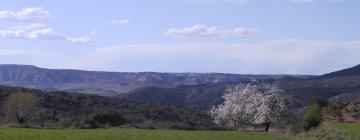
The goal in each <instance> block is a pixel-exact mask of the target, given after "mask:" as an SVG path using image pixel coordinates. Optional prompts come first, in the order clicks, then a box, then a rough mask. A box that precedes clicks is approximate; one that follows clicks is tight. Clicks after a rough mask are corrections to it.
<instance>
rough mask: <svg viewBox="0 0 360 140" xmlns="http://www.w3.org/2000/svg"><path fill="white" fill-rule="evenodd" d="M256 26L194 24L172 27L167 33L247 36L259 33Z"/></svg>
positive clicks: (197, 35) (180, 35)
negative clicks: (234, 26)
mask: <svg viewBox="0 0 360 140" xmlns="http://www.w3.org/2000/svg"><path fill="white" fill-rule="evenodd" d="M257 31H258V30H257V29H254V28H245V27H237V28H220V27H216V26H211V27H209V26H206V25H194V26H192V27H186V28H171V29H169V30H167V31H166V34H167V35H170V36H177V37H245V36H251V35H254V34H256V33H257Z"/></svg>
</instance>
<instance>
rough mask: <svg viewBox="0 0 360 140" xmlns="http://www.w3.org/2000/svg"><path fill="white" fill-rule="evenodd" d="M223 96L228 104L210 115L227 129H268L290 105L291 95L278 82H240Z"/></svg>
mask: <svg viewBox="0 0 360 140" xmlns="http://www.w3.org/2000/svg"><path fill="white" fill-rule="evenodd" d="M223 98H224V103H223V104H221V105H219V106H214V107H213V108H212V109H211V110H210V111H209V114H210V115H211V117H212V118H213V119H214V122H215V123H216V124H218V125H223V126H225V127H227V128H241V127H248V126H255V125H256V126H258V125H264V126H265V131H266V132H267V131H268V130H269V127H270V125H271V124H275V123H277V122H279V121H280V119H281V118H282V116H283V114H286V113H287V112H288V107H289V105H290V98H289V96H288V95H287V94H285V93H284V91H283V90H282V89H280V88H279V87H278V86H276V85H266V84H246V85H244V84H239V85H235V86H232V87H229V88H228V89H227V90H226V93H225V95H224V96H223Z"/></svg>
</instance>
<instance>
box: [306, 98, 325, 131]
mask: <svg viewBox="0 0 360 140" xmlns="http://www.w3.org/2000/svg"><path fill="white" fill-rule="evenodd" d="M303 121H304V122H303V123H304V129H305V131H308V130H309V129H310V128H315V127H318V126H319V125H320V124H321V121H322V113H321V107H320V106H319V105H318V104H312V105H310V106H309V107H308V108H307V110H306V111H305V114H304V118H303Z"/></svg>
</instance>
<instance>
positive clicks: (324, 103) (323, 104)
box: [310, 98, 329, 108]
mask: <svg viewBox="0 0 360 140" xmlns="http://www.w3.org/2000/svg"><path fill="white" fill-rule="evenodd" d="M310 104H317V105H319V107H320V108H323V107H326V106H328V105H329V102H328V101H327V100H325V99H323V98H314V99H311V100H310Z"/></svg>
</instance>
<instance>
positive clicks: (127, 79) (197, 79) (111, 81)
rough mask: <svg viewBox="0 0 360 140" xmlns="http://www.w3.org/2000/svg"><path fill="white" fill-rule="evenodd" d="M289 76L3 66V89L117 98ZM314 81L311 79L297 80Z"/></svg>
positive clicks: (0, 77)
mask: <svg viewBox="0 0 360 140" xmlns="http://www.w3.org/2000/svg"><path fill="white" fill-rule="evenodd" d="M284 76H286V75H239V74H221V73H155V72H139V73H129V72H98V71H81V70H66V69H62V70H61V69H44V68H38V67H35V66H31V65H0V85H7V86H20V87H26V88H33V89H41V90H46V91H68V92H77V93H88V94H96V95H102V96H113V95H118V94H121V93H126V92H128V91H131V90H134V89H137V88H142V87H166V88H171V87H176V86H180V85H199V84H211V83H233V82H243V81H249V78H250V77H252V78H256V79H258V80H266V79H278V78H281V77H284ZM296 77H304V78H307V77H311V76H301V75H300V76H296Z"/></svg>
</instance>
